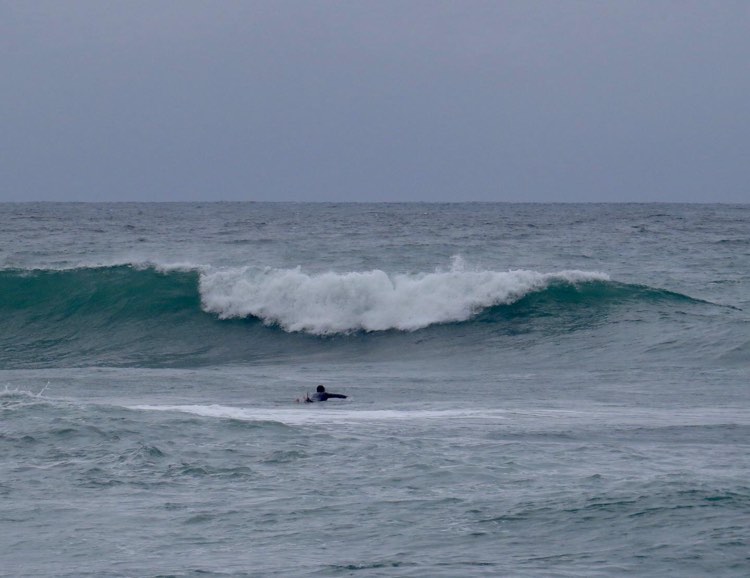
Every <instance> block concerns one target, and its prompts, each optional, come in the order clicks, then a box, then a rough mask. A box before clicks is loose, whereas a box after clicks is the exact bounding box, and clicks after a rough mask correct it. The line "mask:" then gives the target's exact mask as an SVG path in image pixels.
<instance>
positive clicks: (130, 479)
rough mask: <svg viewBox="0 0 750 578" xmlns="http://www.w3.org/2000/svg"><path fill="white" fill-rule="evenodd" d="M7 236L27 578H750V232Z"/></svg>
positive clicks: (24, 226)
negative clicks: (311, 398)
mask: <svg viewBox="0 0 750 578" xmlns="http://www.w3.org/2000/svg"><path fill="white" fill-rule="evenodd" d="M0 240H1V242H0V575H2V576H12V577H30V576H33V577H48V576H55V577H94V576H95V577H123V576H138V577H141V576H143V577H156V576H162V577H164V576H176V577H199V576H200V577H203V576H258V577H273V576H283V577H286V576H313V577H327V576H331V577H337V576H363V577H364V576H367V577H370V576H389V577H393V576H398V577H401V576H404V577H408V576H419V577H468V576H529V577H531V576H533V577H537V576H738V577H740V576H742V577H744V576H748V575H750V389H749V388H750V313H748V312H749V311H750V205H680V204H580V205H577V204H500V203H499V204H481V203H457V204H430V203H424V204H422V203H407V204H387V203H383V204H358V203H350V204H326V203H318V204H304V203H166V204H160V203H132V204H131V203H117V204H106V203H102V204H78V203H61V204H55V203H20V204H7V203H6V204H0ZM318 384H324V385H325V387H326V388H327V390H328V391H331V392H335V393H341V394H345V395H347V398H346V399H333V400H329V401H327V402H323V403H312V404H307V403H300V402H299V401H298V400H300V399H303V398H304V397H305V395H306V394H307V393H311V392H313V391H315V388H316V386H317V385H318Z"/></svg>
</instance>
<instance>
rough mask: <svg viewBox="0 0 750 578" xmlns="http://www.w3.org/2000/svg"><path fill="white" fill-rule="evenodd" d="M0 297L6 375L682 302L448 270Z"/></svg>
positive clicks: (536, 327) (623, 288)
mask: <svg viewBox="0 0 750 578" xmlns="http://www.w3.org/2000/svg"><path fill="white" fill-rule="evenodd" d="M0 295H2V300H1V301H0V314H1V315H2V319H1V320H0V327H2V337H0V348H1V349H2V351H1V352H0V362H1V363H2V365H3V366H4V367H6V368H8V367H29V366H35V367H46V366H51V365H55V364H63V365H65V364H67V365H72V366H77V365H103V366H107V365H114V366H117V365H144V366H190V365H201V364H210V363H222V362H243V361H252V360H256V359H266V360H268V359H278V358H289V357H290V356H294V355H299V354H305V353H306V352H307V353H316V354H317V353H320V352H321V351H330V350H332V349H335V348H337V347H345V346H346V345H347V344H352V343H356V342H357V340H360V341H361V340H362V339H372V338H373V336H375V338H376V339H385V340H387V339H396V338H397V337H398V335H399V334H404V333H413V332H423V331H432V330H436V329H437V328H448V329H441V332H442V333H441V339H443V340H444V341H450V340H452V339H453V338H454V337H456V335H458V334H456V335H451V333H452V332H454V330H457V329H458V328H460V332H461V333H462V334H465V332H466V331H469V332H472V331H474V332H480V333H481V332H486V331H488V330H489V331H491V332H500V333H502V332H503V331H508V332H518V331H519V324H520V326H521V331H531V332H534V331H536V332H539V333H540V334H545V333H555V332H559V331H574V330H577V329H580V328H585V327H591V326H593V325H595V324H600V323H602V322H606V321H607V316H606V315H605V314H603V313H602V311H603V310H610V309H612V308H622V307H626V308H627V304H628V303H631V304H632V303H636V304H639V305H638V307H642V306H643V305H644V304H648V303H649V302H655V301H657V300H667V301H671V302H673V303H679V302H684V301H692V300H691V299H690V298H688V297H686V296H684V295H680V294H675V293H669V292H665V291H661V290H658V289H652V288H648V287H642V286H633V285H626V284H622V283H617V282H614V281H611V280H610V279H609V277H608V276H607V275H605V274H603V273H596V272H584V271H561V272H557V273H539V272H535V271H508V272H497V271H466V270H464V269H463V268H462V267H460V266H456V267H454V268H453V269H451V270H449V271H435V272H431V273H423V274H414V275H407V274H393V275H389V274H387V273H385V272H383V271H379V270H376V271H366V272H349V273H333V272H329V273H321V274H308V273H305V272H303V271H302V270H300V269H299V268H297V269H251V268H227V269H209V270H201V269H200V268H194V269H184V268H183V269H175V268H163V267H156V266H153V265H148V266H134V265H119V266H111V267H91V268H78V269H68V270H30V271H24V270H4V271H0ZM540 319H541V320H544V323H541V324H540V323H539V320H540ZM524 326H525V327H524ZM451 327H453V328H454V330H451V329H450V328H451ZM378 335H380V336H381V337H380V338H378V337H377V336H378Z"/></svg>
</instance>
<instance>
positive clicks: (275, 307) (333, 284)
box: [200, 262, 609, 335]
mask: <svg viewBox="0 0 750 578" xmlns="http://www.w3.org/2000/svg"><path fill="white" fill-rule="evenodd" d="M595 280H598V281H602V280H604V281H606V280H609V276H607V275H606V274H604V273H598V272H586V271H560V272H557V273H539V272H536V271H524V270H517V271H506V272H498V271H486V270H485V271H466V270H464V267H463V264H462V263H460V262H454V266H453V268H452V269H451V270H449V271H435V272H432V273H421V274H412V275H407V274H390V275H389V274H388V273H386V272H384V271H381V270H372V271H365V272H349V273H334V272H328V273H320V274H308V273H306V272H304V271H302V270H301V269H300V268H299V267H298V268H295V269H272V268H266V269H253V268H248V267H245V268H237V269H223V270H215V271H204V272H203V273H201V276H200V292H201V299H202V303H203V307H204V309H205V310H206V311H208V312H210V313H215V314H217V315H218V316H219V317H220V318H222V319H228V318H242V317H248V316H254V317H258V318H259V319H261V320H263V321H264V322H265V323H267V324H278V325H279V326H280V327H282V328H283V329H285V330H287V331H303V332H308V333H312V334H316V335H327V334H335V333H349V332H354V331H360V330H361V331H385V330H389V329H397V330H402V331H414V330H417V329H422V328H424V327H427V326H429V325H433V324H437V323H450V322H459V321H465V320H467V319H469V318H471V317H472V316H474V315H475V314H476V313H478V312H479V311H481V310H482V309H485V308H487V307H492V306H495V305H501V304H509V303H513V302H515V301H517V300H518V299H520V298H522V297H523V296H524V295H527V294H529V293H530V292H534V291H540V290H543V289H544V288H545V287H547V286H548V285H549V284H550V283H554V282H564V283H571V284H575V283H581V282H586V281H595Z"/></svg>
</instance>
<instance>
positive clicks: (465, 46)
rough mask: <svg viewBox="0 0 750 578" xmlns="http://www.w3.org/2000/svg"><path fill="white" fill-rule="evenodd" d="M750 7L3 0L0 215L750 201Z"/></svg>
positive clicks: (477, 0)
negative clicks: (211, 205)
mask: <svg viewBox="0 0 750 578" xmlns="http://www.w3.org/2000/svg"><path fill="white" fill-rule="evenodd" d="M748 103H750V2H747V1H746V0H741V1H731V0H717V1H713V2H707V1H704V0H700V1H669V0H665V1H659V0H649V1H640V0H627V1H619V0H618V1H601V0H599V1H594V0H592V1H587V2H582V1H562V0H549V1H533V0H519V1H495V2H485V1H481V0H464V1H456V2H441V1H438V0H430V1H421V0H403V1H401V2H394V1H384V0H378V1H375V0H373V1H368V2H363V1H346V2H343V1H342V2H330V1H311V0H302V1H298V0H288V1H282V0H272V1H263V2H249V1H248V2H232V1H226V0H223V1H215V2H202V1H201V2H199V1H194V0H179V1H164V0H162V1H152V0H149V1H134V0H130V1H127V2H114V1H100V0H96V1H61V0H54V1H25V0H24V1H17V2H16V1H8V0H0V200H4V201H11V200H333V201H337V200H362V201H364V200H408V201H414V200H425V201H460V200H488V201H649V200H654V201H706V202H711V201H722V202H748V201H750V105H749V104H748Z"/></svg>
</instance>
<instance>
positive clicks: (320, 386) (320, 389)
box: [315, 385, 326, 393]
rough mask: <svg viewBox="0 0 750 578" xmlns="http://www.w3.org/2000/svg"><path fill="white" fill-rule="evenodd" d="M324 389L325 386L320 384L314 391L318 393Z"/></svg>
mask: <svg viewBox="0 0 750 578" xmlns="http://www.w3.org/2000/svg"><path fill="white" fill-rule="evenodd" d="M325 390H326V388H325V387H323V386H322V385H319V386H318V387H316V388H315V391H317V392H318V393H323V392H324V391H325Z"/></svg>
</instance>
